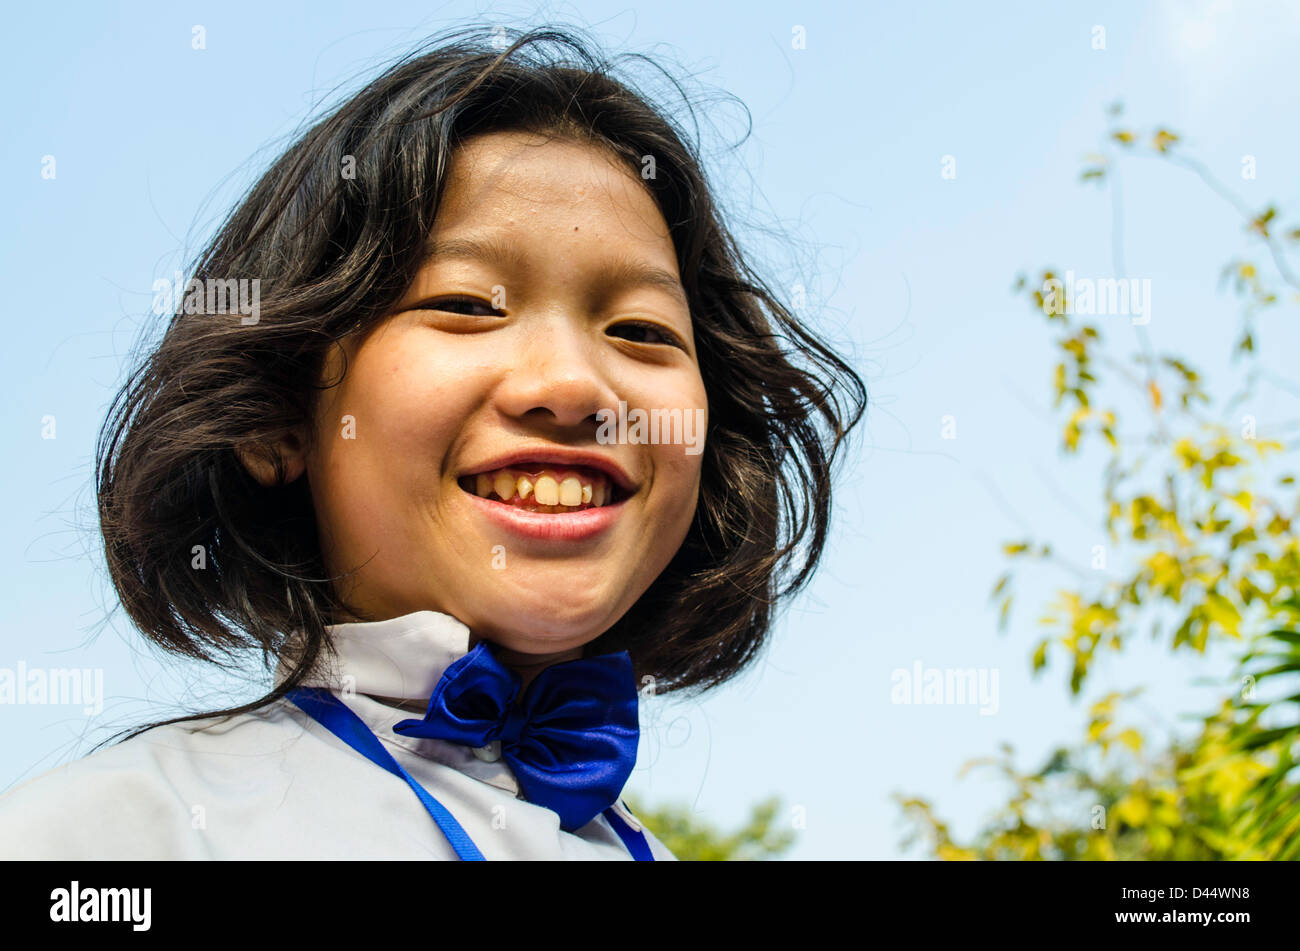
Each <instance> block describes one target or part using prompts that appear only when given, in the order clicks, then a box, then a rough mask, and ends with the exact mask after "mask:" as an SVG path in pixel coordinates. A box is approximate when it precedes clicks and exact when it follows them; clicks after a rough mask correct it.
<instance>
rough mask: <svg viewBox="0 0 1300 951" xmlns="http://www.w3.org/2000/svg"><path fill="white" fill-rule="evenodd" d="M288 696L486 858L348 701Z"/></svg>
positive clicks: (325, 694)
mask: <svg viewBox="0 0 1300 951" xmlns="http://www.w3.org/2000/svg"><path fill="white" fill-rule="evenodd" d="M286 696H287V697H288V698H289V699H290V700H292V701H293V702H294V704H296V705H297V706H298V707H300V708H301V709H302V710H303V711H305V712H306V713H307V714H308V716H310V717H312V718H313V719H314V720H316V721H317V722H318V723H320V725H321V726H323V727H325V729H327V730H329V731H330V732H331V733H333V734H334V735H335V736H337V737H338V738H339V739H340V740H342V741H343V742H344V743H346V744H347V745H348V746H350V747H352V748H353V749H354V750H356V751H357V752H358V753H360V754H361V755H363V756H364V757H366V759H368V760H370V761H371V762H372V763H375V764H376V765H379V766H382V767H383V768H384V769H386V770H388V772H390V773H392V774H393V775H394V776H400V777H401V778H402V779H403V780H405V781H406V784H407V785H408V786H410V787H411V789H413V790H414V791H415V794H416V796H418V797H419V798H420V802H421V803H422V804H423V805H424V808H425V809H426V810H428V812H429V815H431V816H432V817H433V821H434V822H436V823H437V824H438V828H439V829H441V830H442V834H443V835H445V836H446V837H447V841H448V842H450V843H451V847H452V848H453V849H454V850H455V851H456V855H458V856H459V857H460V858H462V859H465V860H467V861H476V862H482V861H484V858H483V853H482V852H480V851H479V850H478V846H476V845H475V844H474V840H473V839H471V838H470V837H469V833H467V832H466V831H465V830H464V829H463V828H461V824H460V823H459V822H457V821H456V817H455V816H453V815H452V814H451V813H450V812H448V811H447V808H446V807H445V806H444V805H443V804H442V803H440V802H438V800H436V799H434V798H433V796H431V795H430V794H429V791H428V790H427V789H425V788H424V787H423V786H421V785H420V784H419V783H418V782H417V781H416V780H415V778H414V777H413V776H412V775H411V774H410V773H408V772H407V771H406V770H405V769H403V768H402V764H401V763H399V762H397V760H395V759H393V755H392V754H391V753H389V752H388V750H386V749H385V748H384V744H383V743H381V742H379V738H378V737H377V736H375V734H374V733H372V732H371V731H370V727H368V726H366V724H365V723H364V722H363V721H362V719H361V718H360V717H359V716H357V715H356V713H355V712H354V711H353V710H352V709H351V708H350V707H349V706H348V705H347V704H345V703H344V702H343V701H342V700H339V699H338V698H337V697H335V696H334V695H333V694H332V693H330V692H329V691H328V690H325V689H323V688H320V687H299V688H297V689H296V690H290V691H289V692H288V693H287V694H286ZM601 814H602V815H603V816H604V817H605V818H606V819H608V820H609V824H610V825H611V826H613V828H614V831H615V832H617V833H618V837H619V838H620V839H622V840H623V844H624V845H625V846H627V850H628V851H629V852H631V853H632V858H634V859H636V860H637V861H638V862H653V861H654V853H652V852H651V851H650V844H649V843H648V842H646V838H645V834H644V833H643V832H640V831H639V830H636V829H633V828H632V827H631V826H630V825H628V824H627V822H626V821H624V819H623V817H622V816H620V815H619V814H618V813H617V812H615V811H614V807H613V806H610V807H609V808H607V809H605V810H604V812H602V813H601Z"/></svg>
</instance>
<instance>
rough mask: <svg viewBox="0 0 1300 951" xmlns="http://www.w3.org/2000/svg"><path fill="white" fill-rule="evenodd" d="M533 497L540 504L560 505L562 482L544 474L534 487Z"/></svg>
mask: <svg viewBox="0 0 1300 951" xmlns="http://www.w3.org/2000/svg"><path fill="white" fill-rule="evenodd" d="M533 497H534V498H535V499H537V504H538V505H558V504H559V501H560V484H559V483H558V482H556V481H555V479H553V478H552V477H551V476H548V475H544V476H542V477H541V478H540V479H538V480H537V485H535V486H534V487H533Z"/></svg>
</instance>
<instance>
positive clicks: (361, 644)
mask: <svg viewBox="0 0 1300 951" xmlns="http://www.w3.org/2000/svg"><path fill="white" fill-rule="evenodd" d="M326 631H327V632H328V633H329V636H330V640H331V642H332V643H333V645H334V650H335V653H336V654H337V658H336V659H335V660H334V663H333V664H332V665H329V667H328V669H325V670H318V671H316V672H314V673H313V674H312V675H310V676H309V677H307V679H306V680H304V681H303V686H311V687H328V688H330V689H332V690H341V691H344V692H346V693H359V694H367V695H369V696H373V697H395V698H398V699H402V700H428V699H429V697H430V695H431V694H432V693H433V688H434V687H435V686H437V684H438V680H439V679H440V678H441V677H442V674H443V672H444V671H445V670H446V669H447V668H448V667H450V666H451V665H452V664H453V663H455V662H456V661H457V660H459V659H460V658H462V657H464V656H465V655H466V654H468V653H469V637H470V631H469V628H468V627H466V626H465V625H464V624H462V623H461V622H460V621H458V620H456V619H455V618H454V617H451V616H450V615H448V614H440V613H438V612H437V611H416V612H414V613H412V614H405V615H402V616H401V617H395V618H390V619H388V620H386V621H353V622H349V623H346V624H332V625H328V626H327V627H326ZM287 675H288V668H287V667H286V666H285V664H284V663H283V662H281V664H280V666H279V668H278V670H277V671H276V682H277V683H279V682H280V681H281V680H283V679H284V678H285V677H286V676H287Z"/></svg>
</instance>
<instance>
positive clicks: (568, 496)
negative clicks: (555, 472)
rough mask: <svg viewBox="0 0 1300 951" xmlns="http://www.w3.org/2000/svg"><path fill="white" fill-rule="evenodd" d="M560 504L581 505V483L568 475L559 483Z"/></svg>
mask: <svg viewBox="0 0 1300 951" xmlns="http://www.w3.org/2000/svg"><path fill="white" fill-rule="evenodd" d="M560 504H561V505H581V504H582V483H581V482H579V481H578V480H577V479H575V478H574V477H573V476H569V477H568V478H567V479H565V480H564V481H563V482H561V483H560Z"/></svg>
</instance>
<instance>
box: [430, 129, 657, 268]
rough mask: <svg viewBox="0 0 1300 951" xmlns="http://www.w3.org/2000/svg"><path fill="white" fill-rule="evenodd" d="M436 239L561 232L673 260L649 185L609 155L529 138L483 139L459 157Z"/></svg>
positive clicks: (581, 145)
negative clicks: (632, 244) (649, 250)
mask: <svg viewBox="0 0 1300 951" xmlns="http://www.w3.org/2000/svg"><path fill="white" fill-rule="evenodd" d="M434 227H435V231H436V232H441V233H443V234H447V233H451V232H455V231H460V230H476V231H481V230H483V229H488V230H498V231H500V230H504V231H506V232H515V233H516V234H517V235H518V236H519V237H525V238H528V237H532V238H536V237H539V235H540V234H542V233H549V234H550V235H552V236H554V234H555V233H557V232H564V233H573V232H577V233H578V234H579V235H581V234H583V232H584V231H585V232H587V235H586V236H587V237H590V238H600V239H610V240H620V241H624V242H626V241H632V242H635V243H637V244H640V245H645V246H648V247H650V248H657V249H658V250H659V251H663V250H664V249H665V246H666V248H667V250H668V251H669V253H670V254H671V249H672V243H671V236H670V233H669V230H668V226H667V224H666V223H665V221H664V219H663V215H662V214H661V213H660V211H659V208H658V205H656V203H655V201H654V199H653V198H652V197H651V195H650V193H649V191H648V190H647V189H646V187H645V185H644V184H642V182H641V181H640V180H639V179H638V178H637V177H636V176H635V175H634V174H633V173H632V171H631V170H630V169H629V168H628V167H627V166H625V165H624V164H623V163H622V161H621V160H620V159H619V158H618V157H617V156H615V155H614V154H613V153H612V152H611V151H609V150H608V149H605V148H602V147H600V146H598V145H595V144H592V143H587V142H580V141H576V140H574V139H571V138H548V137H543V136H541V135H537V134H533V133H525V132H494V133H489V134H486V135H481V136H476V137H474V138H472V139H470V140H469V141H468V142H466V143H464V144H463V145H461V146H460V147H459V148H457V149H456V151H455V152H454V153H453V155H452V160H451V165H450V167H449V169H448V175H447V181H446V183H445V186H444V190H443V195H442V199H441V201H440V202H439V206H438V214H437V219H436V221H435V226H434Z"/></svg>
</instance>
